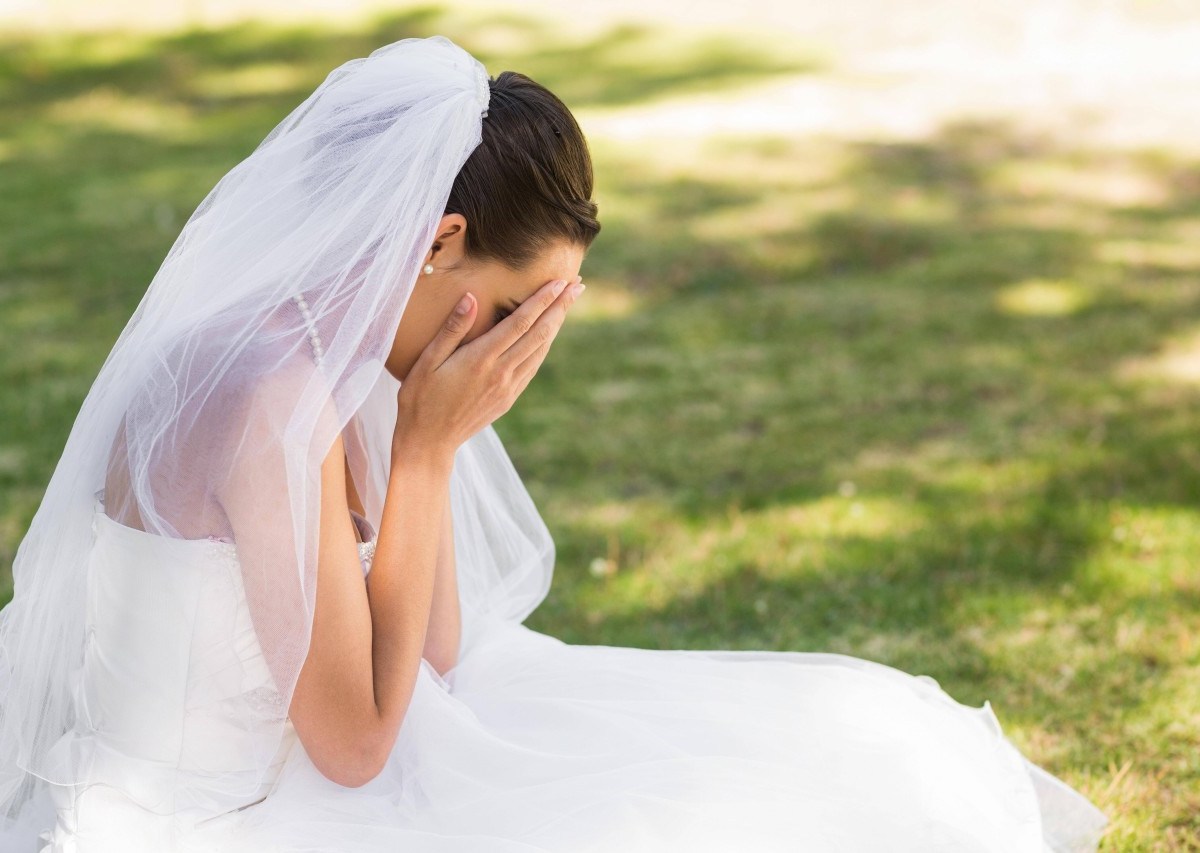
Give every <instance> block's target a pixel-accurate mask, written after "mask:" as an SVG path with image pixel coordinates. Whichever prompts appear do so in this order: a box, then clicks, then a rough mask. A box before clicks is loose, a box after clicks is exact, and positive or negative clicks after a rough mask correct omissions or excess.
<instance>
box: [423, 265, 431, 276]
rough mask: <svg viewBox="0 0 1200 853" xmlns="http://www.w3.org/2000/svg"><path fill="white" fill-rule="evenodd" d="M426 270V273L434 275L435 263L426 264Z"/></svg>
mask: <svg viewBox="0 0 1200 853" xmlns="http://www.w3.org/2000/svg"><path fill="white" fill-rule="evenodd" d="M424 272H425V275H432V274H433V264H426V265H425V266H424Z"/></svg>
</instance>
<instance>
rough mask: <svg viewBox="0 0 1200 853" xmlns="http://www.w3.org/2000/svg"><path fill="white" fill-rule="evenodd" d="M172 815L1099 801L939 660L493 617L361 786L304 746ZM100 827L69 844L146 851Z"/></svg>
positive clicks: (554, 838) (982, 811)
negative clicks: (568, 636) (1004, 724)
mask: <svg viewBox="0 0 1200 853" xmlns="http://www.w3.org/2000/svg"><path fill="white" fill-rule="evenodd" d="M168 823H169V822H164V825H163V828H162V832H161V835H160V837H159V838H158V840H157V841H156V842H155V843H157V844H159V845H163V844H166V843H167V842H168V840H169V842H170V843H171V844H173V845H174V846H176V847H177V849H179V850H186V851H217V850H219V851H230V853H250V851H254V853H265V852H266V851H288V853H299V851H306V852H307V851H312V853H317V851H320V853H333V851H339V853H341V851H355V853H375V851H379V853H384V851H387V853H398V851H422V853H467V851H470V853H535V851H536V853H608V851H621V853H640V851H645V853H650V852H651V851H654V853H665V851H679V853H684V851H687V853H716V851H759V853H784V851H789V853H792V852H793V851H808V853H833V851H838V853H849V851H864V853H866V851H890V853H901V851H912V853H918V851H919V853H939V852H940V851H944V853H1026V851H1027V853H1047V851H1053V853H1082V851H1094V850H1095V849H1096V846H1097V843H1098V838H1099V836H1100V834H1101V832H1102V830H1103V828H1104V826H1105V824H1106V818H1105V815H1104V814H1103V813H1102V812H1100V811H1099V810H1098V809H1097V808H1096V807H1095V806H1094V805H1092V803H1090V802H1089V801H1088V800H1087V799H1086V798H1085V797H1084V796H1083V795H1082V794H1080V793H1079V792H1077V791H1075V790H1074V789H1072V788H1071V787H1069V786H1067V785H1066V784H1065V783H1063V782H1062V781H1061V780H1059V779H1057V778H1055V777H1054V776H1052V775H1050V774H1048V773H1046V772H1045V771H1043V770H1041V769H1040V768H1038V767H1037V766H1036V765H1034V764H1032V763H1030V762H1029V761H1028V760H1027V759H1026V758H1024V757H1023V756H1022V755H1021V753H1020V752H1019V751H1018V750H1017V749H1016V748H1015V747H1014V746H1013V745H1012V744H1011V743H1010V742H1009V741H1008V740H1007V739H1006V738H1005V736H1004V735H1003V733H1002V731H1001V727H1000V724H999V722H998V721H997V718H996V716H995V715H994V714H993V713H992V710H991V706H990V704H989V703H986V702H985V703H984V705H983V707H981V708H973V707H970V706H967V705H963V704H960V703H959V702H957V701H956V700H954V699H952V698H951V697H950V696H948V695H947V694H946V693H945V692H943V691H942V690H941V689H940V687H939V686H938V684H937V682H936V681H934V680H933V679H932V678H929V677H928V676H924V675H917V676H913V675H909V674H907V673H904V672H902V671H900V670H897V669H894V668H891V667H888V666H886V665H883V664H880V663H876V662H873V661H869V660H864V659H859V658H854V657H849V656H845V655H840V654H824V653H806V652H751V651H692V650H650V649H639V648H623V647H614V646H599V645H575V644H568V643H564V642H562V641H560V640H558V639H556V638H553V637H550V636H547V635H545V634H541V633H538V632H536V631H533V630H531V629H529V628H527V627H525V626H522V625H513V624H503V623H496V624H495V625H494V626H493V627H492V628H490V629H489V631H488V637H487V638H486V640H485V641H483V642H479V643H476V644H473V645H472V647H471V651H470V653H469V654H468V655H467V656H464V657H463V658H462V659H461V660H460V661H459V663H458V665H457V666H456V667H455V668H454V669H453V670H451V671H450V672H449V673H447V677H446V678H444V679H443V678H442V677H441V676H439V675H438V673H437V672H436V671H435V670H434V669H433V668H432V667H430V666H429V664H428V663H426V662H422V665H421V670H420V674H419V677H418V681H417V684H416V690H415V693H414V695H413V698H412V703H411V705H410V707H409V710H408V713H407V715H406V717H405V721H404V724H403V725H402V727H401V730H400V734H399V737H398V739H397V741H396V744H395V748H394V749H393V752H392V754H391V757H390V760H389V762H388V764H387V766H386V768H385V769H384V771H383V772H382V773H381V774H380V775H379V776H378V777H377V778H375V779H374V780H372V781H371V782H369V783H368V784H366V785H364V786H362V787H360V788H345V787H342V786H339V785H337V784H335V783H332V782H330V781H329V780H327V779H326V778H325V777H323V776H322V775H321V773H320V772H319V771H318V770H317V769H316V768H315V766H314V765H313V764H312V763H311V761H310V760H309V759H308V757H307V755H306V754H305V752H304V750H303V748H302V747H300V745H299V744H297V745H296V747H295V748H294V749H293V751H292V752H291V753H290V755H289V756H288V760H287V762H286V764H285V765H284V768H283V771H282V773H281V774H280V776H279V778H278V781H277V783H276V785H275V787H274V789H273V790H272V792H271V793H270V795H269V796H267V798H266V799H265V800H263V801H262V802H260V803H258V804H255V805H252V806H249V807H247V808H244V809H242V810H240V811H237V812H233V813H231V814H227V815H222V816H219V817H216V818H213V819H210V820H207V821H204V822H202V823H200V824H198V825H196V826H195V827H194V828H193V829H191V830H190V831H188V832H186V833H179V832H177V831H176V830H172V829H171V828H169V826H168ZM173 833H174V834H173ZM101 835H106V837H110V838H114V839H116V838H117V836H116V834H114V833H112V832H109V833H107V834H105V833H101V834H98V835H97V839H98V842H97V843H98V846H94V847H93V846H86V845H83V844H80V845H79V846H77V848H76V849H74V850H72V851H70V853H108V851H109V850H112V851H116V850H120V851H122V853H129V851H131V850H132V849H134V848H132V847H131V846H130V838H129V836H128V835H127V834H124V833H122V835H124V837H121V838H120V839H119V840H117V841H114V844H113V846H112V847H107V846H102V845H103V844H104V842H103V841H102V840H100V839H101ZM141 835H142V837H152V836H153V832H151V833H148V834H147V833H146V832H145V830H144V828H143V831H142V833H141ZM151 849H158V850H161V849H163V847H162V846H159V847H156V848H151Z"/></svg>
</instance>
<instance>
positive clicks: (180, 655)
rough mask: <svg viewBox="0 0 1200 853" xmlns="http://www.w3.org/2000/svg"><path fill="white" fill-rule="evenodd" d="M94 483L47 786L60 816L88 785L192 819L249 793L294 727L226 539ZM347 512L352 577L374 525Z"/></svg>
mask: <svg viewBox="0 0 1200 853" xmlns="http://www.w3.org/2000/svg"><path fill="white" fill-rule="evenodd" d="M101 495H102V493H97V496H96V501H95V507H94V512H93V521H92V529H93V531H94V532H95V540H94V543H93V547H92V550H91V552H90V554H89V558H88V563H87V594H86V611H85V644H84V652H83V657H82V661H81V663H80V665H79V672H78V673H77V674H76V675H75V677H74V678H73V679H72V682H71V683H72V684H74V685H75V687H74V702H75V706H76V717H77V721H76V725H75V728H74V729H73V730H72V731H69V732H67V734H66V735H64V736H63V738H62V739H60V741H59V742H58V743H56V745H55V746H54V747H53V749H52V756H53V759H54V761H55V766H56V768H57V774H56V775H58V776H60V777H61V778H62V779H65V780H71V781H72V782H73V783H74V784H72V785H69V786H60V787H59V788H58V790H57V791H56V793H55V799H56V804H57V806H58V808H59V812H60V818H62V819H64V820H66V821H67V822H69V820H70V815H71V813H72V811H73V810H74V808H75V805H76V803H77V801H78V798H79V797H80V796H81V795H82V794H83V792H84V791H86V790H88V789H89V788H92V789H94V788H95V786H99V787H100V788H102V789H106V790H108V791H113V790H116V791H119V792H120V793H121V795H122V796H123V798H124V801H126V802H129V803H131V804H133V805H135V806H136V807H137V808H143V809H148V810H150V811H152V812H156V813H159V814H172V815H174V816H175V818H177V819H180V820H184V821H188V820H190V821H192V822H198V821H201V820H204V819H207V818H208V817H211V816H215V815H218V814H223V813H225V812H228V811H230V810H233V809H237V808H241V807H244V806H246V805H250V804H252V803H254V802H257V801H259V800H261V799H262V798H263V797H265V796H266V795H267V793H269V791H270V790H271V787H272V786H273V784H274V782H275V780H276V778H277V776H278V773H279V771H280V770H281V768H282V766H283V764H284V762H285V761H286V759H287V756H288V754H289V752H290V751H291V750H292V748H293V747H294V746H295V744H296V741H297V737H296V732H295V729H294V728H293V726H292V724H291V721H290V719H288V718H287V708H286V707H285V705H284V699H283V697H282V696H281V695H280V694H279V693H278V691H277V690H276V689H275V686H274V682H273V680H272V678H271V675H270V671H269V669H268V667H267V663H266V659H265V657H264V655H263V652H262V648H261V647H260V645H259V641H258V637H257V634H256V632H255V630H254V625H253V623H252V621H251V615H250V609H249V606H248V604H247V601H246V595H245V590H244V588H243V585H242V575H241V570H240V567H239V563H238V554H237V547H236V545H235V544H234V543H233V542H231V541H229V540H226V539H222V538H217V537H211V536H210V537H205V538H202V539H179V538H172V537H167V536H161V535H158V534H153V533H149V532H146V531H144V530H138V529H136V528H133V527H129V526H126V525H123V524H121V523H119V522H117V521H115V520H114V519H112V518H111V517H110V516H108V515H107V514H106V513H105V511H104V504H103V500H102V497H101ZM351 517H352V519H353V521H354V523H355V525H356V526H357V528H358V531H359V534H360V538H361V541H360V542H359V544H358V549H359V558H360V561H361V562H362V566H363V576H364V578H365V577H366V575H367V573H368V572H369V571H370V565H371V560H372V558H373V557H374V552H375V544H376V537H375V535H374V533H375V532H374V530H373V529H372V526H371V524H370V522H369V521H368V520H367V519H366V518H364V517H363V516H362V515H360V514H358V513H356V512H354V511H353V510H351ZM281 721H282V738H277V737H276V735H277V734H278V733H279V731H280V723H281ZM264 766H267V767H268V768H269V770H268V772H267V774H266V776H265V777H263V776H262V775H261V772H260V771H261V768H262V767H264ZM105 796H110V795H109V794H106V795H105Z"/></svg>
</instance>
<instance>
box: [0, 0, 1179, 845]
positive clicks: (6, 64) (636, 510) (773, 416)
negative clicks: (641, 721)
mask: <svg viewBox="0 0 1200 853" xmlns="http://www.w3.org/2000/svg"><path fill="white" fill-rule="evenodd" d="M498 30H504V31H505V32H508V33H509V34H510V36H511V34H513V33H515V34H517V35H519V36H521V38H515V37H510V38H509V43H510V44H518V45H525V47H518V48H512V49H510V50H509V51H508V52H506V53H504V54H503V55H500V54H498V53H495V52H490V50H489V48H488V47H487V45H488V44H490V43H492V42H490V41H489V37H490V36H492V35H494V34H495V32H496V31H498ZM434 32H442V33H444V34H446V35H448V36H450V37H451V38H453V39H455V40H456V41H458V42H459V43H460V44H462V45H463V46H464V47H466V48H467V49H469V50H472V52H474V53H476V54H477V55H478V56H479V57H480V58H481V59H483V60H484V61H485V62H486V63H487V65H488V67H489V70H491V71H492V72H493V73H496V72H497V71H499V70H502V69H503V68H514V69H517V70H522V71H525V72H527V73H529V74H530V75H531V76H533V77H535V79H538V80H540V81H541V82H544V83H546V84H547V85H549V86H551V88H553V89H555V90H556V91H558V92H559V93H560V94H561V95H562V96H563V97H564V99H565V100H566V101H567V102H568V103H569V104H570V105H571V106H572V107H575V108H577V109H579V110H580V111H581V112H580V115H581V116H586V115H587V114H588V112H587V111H588V110H592V109H595V110H611V109H619V108H621V107H624V106H634V105H645V104H653V103H654V102H656V101H657V100H660V99H664V98H670V97H674V96H677V95H691V94H694V93H697V92H713V91H735V90H736V89H737V87H739V86H743V85H745V84H748V83H752V82H754V81H757V80H769V79H772V78H774V77H776V76H779V75H795V74H822V73H834V72H833V71H831V70H829V69H830V67H831V60H829V59H828V58H822V54H821V52H820V51H819V50H816V49H813V50H811V51H807V52H803V57H802V58H797V55H796V52H795V51H792V52H791V53H788V52H772V51H769V50H768V51H767V52H765V53H759V52H757V51H755V50H751V49H750V48H749V47H748V46H747V45H748V42H746V41H739V39H738V36H737V34H731V35H727V36H725V37H713V38H705V39H697V38H694V37H691V36H687V37H672V36H668V35H667V34H665V33H661V32H656V31H654V30H651V29H647V28H646V27H618V28H614V29H613V30H611V31H610V32H607V33H602V34H600V35H598V36H594V37H590V38H589V39H588V40H586V41H584V42H581V43H564V42H563V41H562V40H557V41H556V40H555V39H553V38H548V37H547V36H552V35H553V33H552V32H550V31H548V30H547V25H545V24H539V23H537V22H534V21H528V20H525V19H523V18H518V17H513V16H493V17H475V18H458V17H453V16H451V15H450V13H449V12H447V11H445V10H442V9H440V8H437V7H428V8H424V9H419V10H416V11H413V12H410V13H407V14H405V15H398V16H393V17H390V18H387V19H380V20H375V21H371V22H368V23H366V24H362V25H361V26H354V27H343V28H338V29H336V30H332V29H324V28H322V29H316V28H309V29H305V28H297V27H289V28H274V27H270V26H267V25H263V24H254V25H243V26H237V27H234V28H230V29H222V30H215V31H197V32H190V33H182V34H174V35H168V36H151V35H134V34H121V33H100V34H93V35H89V36H63V37H58V38H54V39H43V40H30V39H27V38H13V37H10V38H8V39H7V40H5V41H4V42H3V43H2V44H0V128H4V131H3V133H2V135H0V198H2V199H3V200H4V202H3V204H2V205H0V329H2V330H3V334H2V335H0V371H2V372H3V375H2V380H3V381H2V382H0V567H2V568H0V601H5V600H7V599H8V597H9V596H10V594H11V575H10V573H9V571H8V567H9V566H10V565H11V561H12V558H13V555H14V553H15V549H16V546H17V544H18V543H19V541H20V539H21V536H22V535H23V533H24V531H25V529H26V527H27V525H28V523H29V520H30V518H31V517H32V514H33V512H34V510H35V509H36V507H37V504H38V501H39V499H40V496H41V493H42V490H43V489H44V486H45V483H46V481H47V480H48V479H49V476H50V473H51V471H52V470H53V466H54V464H55V463H56V461H57V459H58V456H59V453H60V452H61V449H62V445H63V442H64V441H65V439H66V436H67V433H68V432H69V430H70V427H71V424H72V422H73V420H74V417H75V414H76V412H77V411H78V407H79V404H80V402H81V401H82V398H83V396H84V394H86V392H87V389H88V388H89V386H90V383H91V381H92V379H93V378H94V376H95V374H96V372H97V371H98V370H99V367H100V364H101V362H102V361H103V359H104V356H105V355H106V354H107V352H108V350H109V348H110V347H111V346H112V344H113V342H114V341H115V339H116V337H117V335H118V333H119V332H120V330H121V328H122V327H123V326H124V324H125V322H126V321H127V320H128V318H129V316H130V314H131V313H132V311H133V308H134V307H135V306H136V304H137V302H138V300H139V299H140V298H141V295H142V293H143V292H144V289H145V287H146V284H147V283H148V282H149V280H150V278H151V277H152V276H153V274H154V272H155V270H156V269H157V267H158V265H159V264H160V263H161V261H162V259H163V256H164V255H165V252H166V250H167V248H168V247H169V246H170V244H171V242H172V241H173V240H174V238H175V236H176V234H177V233H178V231H179V229H180V227H181V226H182V224H183V221H184V220H185V219H186V217H187V216H188V214H190V212H191V210H192V209H193V208H194V207H195V205H196V204H197V203H198V202H199V201H200V199H201V198H202V197H203V196H204V194H205V193H206V192H207V191H208V189H209V188H210V187H211V186H212V184H213V183H214V182H215V181H216V180H217V178H219V177H220V176H221V175H222V174H223V173H224V172H225V171H227V170H228V169H229V168H230V167H231V166H232V165H233V164H234V163H235V162H237V161H238V160H239V159H241V158H242V157H244V156H245V155H247V154H248V153H249V152H250V151H251V150H252V149H253V147H254V145H255V144H256V143H257V142H258V141H259V140H260V139H261V138H262V136H263V135H264V134H265V133H266V132H267V131H268V130H269V129H270V128H271V127H272V126H273V124H274V123H275V122H277V121H278V120H279V119H280V118H282V117H283V116H284V115H285V114H286V113H287V111H288V110H290V109H291V107H293V106H294V105H295V104H296V103H298V102H299V101H300V100H301V99H302V98H303V97H304V96H305V95H306V94H307V93H308V92H309V91H311V89H312V88H313V87H314V86H316V85H317V84H318V83H319V82H320V80H321V79H323V77H324V75H325V74H326V73H327V72H328V70H329V69H330V68H332V67H333V66H334V65H337V64H339V63H340V62H342V61H344V60H346V59H349V58H351V57H354V56H359V55H364V54H365V53H366V52H368V51H370V50H371V49H373V48H374V47H377V46H379V45H381V44H383V43H386V42H388V41H392V40H394V39H396V38H400V37H403V36H408V35H429V34H432V33H434ZM522 39H523V40H522ZM547 44H551V45H554V46H553V47H551V48H546V47H545V45H547ZM584 123H585V127H586V121H585V122H584ZM592 144H593V148H594V153H595V155H596V165H597V177H598V191H597V198H598V201H599V203H600V207H601V216H602V221H603V223H604V231H603V233H602V235H601V237H600V238H599V240H598V241H597V243H596V244H595V246H594V247H593V249H592V251H591V252H590V254H589V256H588V259H587V261H586V262H585V265H584V269H583V273H584V277H585V278H586V279H587V280H588V282H589V283H590V284H591V286H590V287H589V289H588V292H587V293H586V295H585V296H584V297H583V298H582V300H581V302H580V304H579V306H578V307H577V308H576V309H575V312H574V314H573V317H572V320H571V322H569V323H568V325H567V326H566V327H565V328H564V330H563V332H562V334H561V335H560V336H559V339H558V342H557V343H556V345H555V347H554V350H553V351H552V353H551V355H550V357H549V358H548V360H547V362H546V363H545V365H544V366H543V368H542V370H541V372H540V373H539V376H538V378H537V379H536V380H535V381H534V383H533V384H532V385H531V386H530V387H529V389H528V391H527V392H526V393H525V395H524V396H523V397H522V399H521V401H520V402H519V403H518V405H517V406H516V407H515V408H514V409H513V410H512V411H511V412H510V413H509V414H508V415H506V416H505V417H504V418H503V419H501V420H500V421H499V422H497V425H496V426H497V429H498V430H499V432H500V434H501V436H502V437H503V438H504V440H505V442H506V444H507V446H508V449H509V452H510V453H511V455H512V457H513V459H514V461H515V463H516V465H517V467H518V469H519V470H520V471H521V472H522V474H523V475H524V477H525V478H526V483H527V485H528V487H529V489H530V491H531V493H532V494H533V496H534V498H535V500H536V501H537V503H538V506H539V508H540V509H541V511H542V514H543V516H544V517H545V518H546V520H547V523H548V524H549V526H550V528H551V530H552V532H553V534H554V537H555V540H556V542H557V545H558V555H559V561H558V568H557V574H556V578H555V583H554V587H553V589H552V590H551V593H550V595H549V597H548V599H547V601H546V602H545V604H544V605H543V606H542V607H541V608H540V609H539V610H537V611H536V612H535V613H534V614H533V615H532V616H531V617H530V619H529V620H528V624H529V625H530V626H531V627H533V628H535V629H537V630H539V631H544V632H546V633H549V634H553V635H556V636H560V637H562V638H564V639H566V640H568V641H571V642H587V643H610V644H620V645H632V646H644V647H656V648H681V647H683V648H744V649H776V650H801V651H836V652H842V653H845V654H851V655H856V656H859V657H866V658H870V659H873V660H878V661H882V662H885V663H888V664H890V665H892V666H895V667H898V668H899V669H902V670H905V671H908V672H912V673H926V674H929V675H932V676H933V677H935V678H936V679H937V680H938V681H939V683H941V685H942V686H943V687H944V688H945V689H946V690H947V691H948V692H949V693H950V694H951V695H952V696H954V697H955V698H957V699H958V700H959V701H962V702H964V703H968V704H972V705H976V706H978V705H981V704H982V703H983V701H984V700H985V699H987V700H990V701H991V702H992V705H993V707H994V708H995V710H996V713H997V715H998V716H999V718H1000V720H1001V723H1002V724H1003V725H1004V728H1005V731H1006V733H1007V734H1008V736H1009V737H1010V738H1011V739H1012V740H1013V741H1014V742H1015V743H1016V744H1017V745H1018V747H1019V748H1021V750H1022V751H1023V752H1024V753H1025V754H1026V755H1028V756H1029V757H1030V758H1031V759H1032V760H1034V761H1035V762H1037V763H1038V764H1040V765H1042V766H1044V767H1046V768H1047V769H1048V770H1049V771H1051V772H1053V773H1055V774H1056V775H1058V776H1060V777H1062V778H1063V779H1065V780H1066V781H1068V782H1069V783H1070V784H1072V785H1073V786H1075V787H1077V788H1079V789H1080V790H1082V791H1084V792H1085V793H1086V794H1087V795H1088V796H1090V797H1091V798H1092V799H1093V800H1094V801H1095V802H1096V803H1097V804H1098V805H1099V806H1100V807H1101V808H1102V809H1104V810H1105V811H1106V812H1108V813H1109V814H1110V815H1111V816H1112V817H1113V819H1114V821H1113V827H1112V829H1111V832H1110V834H1109V836H1108V837H1107V838H1106V840H1105V843H1104V846H1103V849H1104V850H1106V851H1141V850H1156V851H1157V850H1198V849H1200V817H1198V815H1200V571H1198V568H1197V563H1198V555H1200V441H1198V439H1200V429H1198V428H1197V426H1198V424H1200V418H1198V416H1197V406H1198V405H1200V310H1198V306H1200V277H1198V274H1197V270H1198V268H1200V248H1197V246H1198V245H1200V244H1198V243H1197V237H1200V164H1197V163H1194V162H1186V161H1182V160H1180V159H1178V158H1177V157H1174V156H1172V155H1170V154H1167V153H1165V152H1156V151H1130V152H1121V151H1115V150H1097V149H1087V148H1081V147H1077V146H1071V145H1066V144H1064V143H1062V142H1058V141H1054V140H1052V139H1049V138H1043V137H1040V136H1037V135H1033V134H1030V133H1029V132H1027V131H1021V130H1020V129H1018V128H1015V127H1011V126H1008V125H1005V124H1002V123H985V122H978V121H977V122H974V123H965V122H964V123H959V124H954V125H949V126H946V127H944V128H942V129H941V130H940V131H939V132H938V133H936V134H935V135H933V136H931V137H930V138H928V139H924V140H922V141H920V142H906V143H896V142H891V143H889V142H885V141H879V140H870V139H862V140H855V141H852V142H846V141H836V140H832V139H819V138H805V139H797V140H787V139H772V138H760V139H746V138H726V139H716V138H714V139H708V140H707V141H701V142H696V141H690V142H689V141H687V140H680V141H679V142H678V143H677V144H675V145H673V146H671V147H670V148H669V149H668V148H666V147H664V146H650V145H641V146H635V145H632V144H630V143H621V142H619V141H617V140H613V139H606V138H603V137H595V138H593V139H592Z"/></svg>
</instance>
